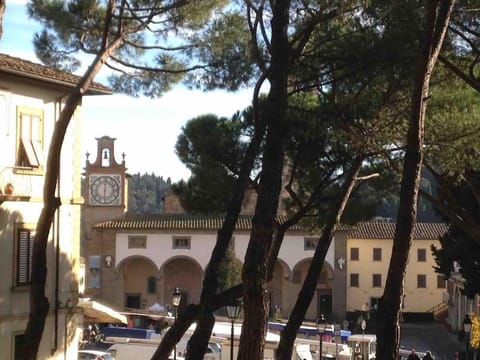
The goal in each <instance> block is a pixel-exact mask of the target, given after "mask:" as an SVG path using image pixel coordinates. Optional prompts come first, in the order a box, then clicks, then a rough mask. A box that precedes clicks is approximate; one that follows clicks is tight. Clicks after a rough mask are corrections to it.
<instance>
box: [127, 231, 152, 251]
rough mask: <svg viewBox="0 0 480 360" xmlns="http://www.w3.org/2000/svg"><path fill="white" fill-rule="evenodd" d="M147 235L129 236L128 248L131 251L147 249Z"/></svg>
mask: <svg viewBox="0 0 480 360" xmlns="http://www.w3.org/2000/svg"><path fill="white" fill-rule="evenodd" d="M147 239H148V238H147V235H143V234H135V235H128V237H127V241H128V245H127V246H128V248H129V249H146V248H147Z"/></svg>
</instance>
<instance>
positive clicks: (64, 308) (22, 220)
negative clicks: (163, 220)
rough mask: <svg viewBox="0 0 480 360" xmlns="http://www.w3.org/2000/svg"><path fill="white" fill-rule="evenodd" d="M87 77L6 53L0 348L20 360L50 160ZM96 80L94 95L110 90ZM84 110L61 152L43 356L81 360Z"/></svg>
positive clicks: (2, 73) (2, 62) (0, 171)
mask: <svg viewBox="0 0 480 360" xmlns="http://www.w3.org/2000/svg"><path fill="white" fill-rule="evenodd" d="M79 79H80V78H79V77H77V76H73V75H71V74H68V73H64V72H59V71H56V70H54V69H52V68H48V67H45V66H42V65H38V64H35V63H32V62H29V61H24V60H21V59H18V58H14V57H11V56H8V55H4V54H0V245H1V249H2V252H1V255H0V256H1V260H0V273H1V274H2V281H1V282H0V349H1V355H0V357H1V358H2V359H14V358H16V356H18V354H19V352H20V348H21V347H22V346H23V343H24V338H23V333H24V330H25V327H26V323H27V320H28V315H29V284H30V279H31V272H32V271H33V269H32V268H31V260H32V258H31V251H32V247H33V246H34V240H35V230H36V223H37V219H38V217H39V214H40V211H41V209H42V205H43V203H42V191H43V182H44V175H45V169H46V167H45V165H46V164H45V160H46V157H47V151H48V147H49V145H50V138H51V134H52V131H53V128H54V124H55V121H56V119H57V118H58V115H59V112H60V109H61V107H62V103H63V101H64V100H65V96H66V95H67V94H68V93H69V90H70V89H71V88H72V87H73V86H74V85H75V84H76V82H78V80H79ZM108 93H110V91H109V89H108V88H105V87H103V86H101V85H98V84H96V85H94V86H93V87H92V88H91V90H90V91H89V95H97V94H108ZM79 115H80V113H79V111H77V112H76V114H75V116H74V118H73V119H72V122H71V125H70V126H69V129H68V131H67V134H66V136H65V141H64V145H63V148H62V154H61V175H60V179H59V182H58V188H57V191H58V195H59V197H60V199H61V202H62V206H61V207H60V209H59V210H58V211H57V212H56V213H55V216H54V220H53V225H52V228H51V230H50V236H49V241H48V245H47V261H48V274H47V284H46V289H45V291H46V296H47V297H48V300H49V303H50V311H49V313H48V315H47V318H46V322H45V329H44V332H43V337H42V341H41V344H40V349H39V353H38V358H39V359H76V356H77V355H76V353H77V349H78V336H79V327H78V324H79V321H80V320H81V316H80V314H79V313H77V311H76V310H75V309H76V303H77V299H78V291H79V286H80V284H81V279H80V276H79V270H80V262H79V254H80V241H79V240H80V210H81V205H82V203H83V198H82V194H81V188H80V179H81V166H80V137H79V134H80V125H81V123H80V117H79Z"/></svg>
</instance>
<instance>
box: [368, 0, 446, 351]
mask: <svg viewBox="0 0 480 360" xmlns="http://www.w3.org/2000/svg"><path fill="white" fill-rule="evenodd" d="M454 3H455V1H454V0H450V1H426V2H425V12H426V16H425V17H426V30H425V32H426V34H425V35H426V36H425V39H424V44H423V48H422V53H421V54H420V55H419V58H418V65H417V75H416V79H415V83H414V89H413V93H412V107H411V115H410V124H409V128H408V135H407V146H406V153H405V159H404V165H403V175H402V184H401V190H400V205H399V211H398V219H397V226H396V229H395V236H394V239H393V248H392V257H391V260H390V265H389V268H388V275H387V280H386V283H385V290H384V293H383V296H382V297H381V298H380V301H379V307H378V316H377V331H376V334H377V352H376V357H377V359H384V360H396V359H397V357H398V349H399V343H400V312H401V307H402V302H403V293H404V287H403V283H404V278H405V273H406V269H407V262H408V254H409V251H410V247H411V243H412V237H413V229H414V225H415V221H416V215H417V199H418V188H419V184H420V175H421V169H422V163H423V139H424V123H425V110H426V106H427V104H426V100H427V98H428V91H429V84H430V78H431V75H432V72H433V68H434V66H435V63H436V60H437V58H438V54H439V51H440V48H441V46H442V44H443V39H444V37H445V33H446V31H447V28H448V22H449V19H450V14H451V12H452V9H453V5H454Z"/></svg>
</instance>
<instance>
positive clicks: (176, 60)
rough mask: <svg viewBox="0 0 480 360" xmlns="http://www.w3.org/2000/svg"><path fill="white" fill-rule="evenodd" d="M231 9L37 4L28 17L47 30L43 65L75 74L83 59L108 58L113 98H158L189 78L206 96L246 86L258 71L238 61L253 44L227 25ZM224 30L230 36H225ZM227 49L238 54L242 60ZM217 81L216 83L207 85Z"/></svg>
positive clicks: (39, 0)
mask: <svg viewBox="0 0 480 360" xmlns="http://www.w3.org/2000/svg"><path fill="white" fill-rule="evenodd" d="M226 3H227V1H225V0H208V1H195V0H187V1H177V0H168V1H162V2H151V1H144V0H141V1H139V0H135V1H133V2H112V3H108V2H99V1H94V0H87V1H84V0H72V1H69V0H33V1H31V2H29V4H28V12H29V15H30V16H31V17H33V18H34V19H36V20H38V21H39V22H40V23H42V24H43V26H44V29H43V30H42V32H41V33H39V34H37V35H36V37H35V41H34V44H35V49H36V53H37V56H38V57H39V59H40V60H41V61H42V62H44V63H45V64H47V65H49V66H53V67H57V68H60V69H63V70H69V71H75V70H76V69H78V68H80V66H81V65H82V60H86V61H90V60H91V59H94V58H95V56H97V55H99V54H103V53H104V52H105V51H106V53H107V54H108V58H107V59H106V61H105V63H106V65H107V66H108V67H109V68H110V70H112V72H111V75H110V76H109V78H108V79H109V81H110V85H111V87H112V88H113V90H114V91H117V92H123V93H127V94H130V95H134V96H138V95H146V96H149V97H158V96H160V95H161V94H163V93H164V92H165V91H168V90H169V89H170V87H171V85H172V84H175V83H178V82H180V81H181V80H182V79H183V78H184V77H185V74H187V73H190V78H189V79H188V80H187V81H190V82H191V83H195V86H199V87H202V88H207V89H211V88H213V87H222V88H230V89H231V88H238V87H240V86H242V85H243V84H245V83H248V81H249V80H250V78H251V76H252V75H253V71H252V69H253V68H252V67H251V66H249V65H246V62H245V59H244V58H242V57H240V56H239V55H238V54H245V53H246V52H245V50H244V49H243V48H242V47H243V46H247V45H246V44H247V43H248V37H246V36H245V32H242V30H244V29H245V25H242V26H237V25H240V24H239V20H240V19H241V18H240V17H237V19H236V22H235V21H234V22H233V23H232V21H231V17H227V16H226V15H225V17H226V18H227V19H226V20H225V22H224V21H223V20H222V18H223V16H224V15H223V13H222V10H223V7H224V5H225V4H226ZM110 5H111V6H112V8H111V9H110V8H109V6H110ZM219 24H220V25H219ZM221 24H224V25H223V27H222V25H221ZM234 25H235V26H234ZM227 30H229V31H230V33H231V35H230V36H226V35H225V36H224V35H223V34H222V33H221V32H224V31H227ZM219 31H220V33H219ZM240 39H242V41H241V42H240V41H239V40H240ZM234 40H236V42H235V41H234ZM227 42H229V43H230V45H226V44H227ZM229 48H231V49H232V51H234V50H233V49H234V48H236V50H235V51H237V52H238V54H234V53H233V52H232V51H227V49H229ZM81 53H83V55H84V56H79V54H81ZM221 58H223V59H221ZM101 63H104V62H103V61H102V62H101ZM221 67H223V68H221ZM205 71H206V73H205ZM212 74H213V75H212ZM212 76H213V77H214V78H215V79H216V81H209V82H205V81H204V80H202V79H207V78H209V77H212ZM200 81H203V83H202V84H201V83H200Z"/></svg>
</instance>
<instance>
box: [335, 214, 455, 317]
mask: <svg viewBox="0 0 480 360" xmlns="http://www.w3.org/2000/svg"><path fill="white" fill-rule="evenodd" d="M395 226H396V223H394V222H364V223H359V224H357V225H356V226H354V227H352V228H350V229H348V230H346V229H345V230H344V231H340V232H338V233H337V234H336V236H335V238H336V243H335V245H336V247H337V249H336V250H338V251H336V258H337V261H340V262H342V263H344V265H343V268H344V276H343V285H344V286H340V288H344V289H345V292H344V295H345V299H344V300H343V299H342V297H341V296H340V295H341V294H337V295H339V296H338V297H336V298H335V299H337V300H339V303H340V304H344V306H345V311H346V312H347V313H353V312H357V311H372V310H373V311H374V310H375V309H376V307H377V304H378V299H379V298H380V297H381V296H382V294H383V291H384V287H385V282H386V280H387V272H388V266H389V263H390V257H391V253H392V245H393V237H394V233H395ZM446 229H447V228H446V225H445V224H442V223H417V224H416V226H415V231H414V236H413V241H412V246H411V249H410V255H409V261H408V266H407V271H406V276H405V283H404V285H405V291H404V299H403V313H404V314H423V315H427V316H428V315H431V316H435V315H436V313H437V311H440V310H442V309H445V307H446V302H447V300H448V295H447V289H446V281H445V278H444V277H443V275H439V274H437V273H436V272H435V270H434V266H435V259H434V257H433V254H432V251H431V247H432V245H434V246H436V247H439V246H440V242H439V240H438V239H439V237H440V236H441V235H443V234H444V233H445V231H446ZM336 280H337V278H336ZM339 285H340V284H336V286H335V287H336V288H338V286H339ZM336 310H337V311H338V312H340V313H341V312H342V311H343V309H341V308H340V307H339V308H337V309H336Z"/></svg>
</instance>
